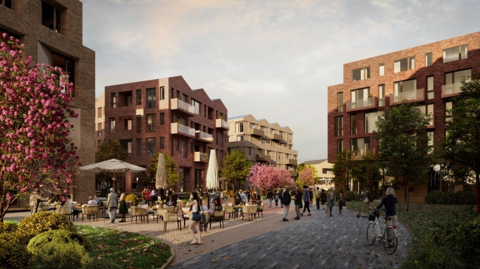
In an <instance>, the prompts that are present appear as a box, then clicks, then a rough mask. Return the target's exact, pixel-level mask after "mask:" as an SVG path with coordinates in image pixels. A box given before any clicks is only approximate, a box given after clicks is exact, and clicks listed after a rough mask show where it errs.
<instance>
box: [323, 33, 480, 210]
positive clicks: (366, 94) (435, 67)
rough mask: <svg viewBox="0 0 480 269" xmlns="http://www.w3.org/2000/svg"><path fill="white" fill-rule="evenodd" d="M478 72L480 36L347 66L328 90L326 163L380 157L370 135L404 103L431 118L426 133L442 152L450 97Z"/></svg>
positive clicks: (417, 193) (418, 197) (417, 194)
mask: <svg viewBox="0 0 480 269" xmlns="http://www.w3.org/2000/svg"><path fill="white" fill-rule="evenodd" d="M478 71H480V32H476V33H472V34H468V35H464V36H460V37H455V38H451V39H447V40H443V41H438V42H434V43H430V44H426V45H422V46H418V47H414V48H410V49H405V50H401V51H397V52H392V53H389V54H385V55H380V56H376V57H372V58H368V59H364V60H360V61H356V62H352V63H347V64H345V65H344V67H343V84H339V85H335V86H330V87H328V161H329V162H335V156H336V155H337V154H338V153H339V152H341V151H342V150H344V149H348V150H351V151H352V152H353V155H354V157H355V158H357V159H361V158H362V155H363V154H365V153H366V152H369V151H370V152H374V153H377V147H378V141H375V140H373V139H372V132H373V131H374V130H375V128H376V126H375V124H376V122H377V119H378V116H379V115H381V113H383V111H384V110H385V109H389V108H390V107H392V106H395V105H398V104H401V103H402V102H403V101H407V102H414V103H415V104H416V105H417V106H418V108H419V109H420V110H421V111H423V112H424V113H425V114H428V115H430V116H431V121H430V124H429V126H427V128H428V134H429V135H430V136H431V137H433V140H432V141H433V146H434V148H435V150H438V147H439V146H440V145H441V141H442V137H443V136H445V131H446V130H445V121H446V120H448V118H449V115H447V114H446V113H445V111H446V110H447V109H451V108H452V101H451V98H452V97H453V96H455V95H458V94H459V93H460V86H461V81H462V79H467V80H468V79H470V78H471V76H472V74H474V73H477V72H478ZM427 188H428V186H426V187H425V189H424V190H420V189H421V188H417V191H415V192H414V193H412V194H411V201H416V200H418V201H423V197H424V195H425V194H426V192H427Z"/></svg>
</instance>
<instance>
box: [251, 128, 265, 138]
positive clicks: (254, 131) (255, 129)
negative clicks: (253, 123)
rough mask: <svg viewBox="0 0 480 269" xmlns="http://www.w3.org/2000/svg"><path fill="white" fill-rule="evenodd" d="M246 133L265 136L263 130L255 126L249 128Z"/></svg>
mask: <svg viewBox="0 0 480 269" xmlns="http://www.w3.org/2000/svg"><path fill="white" fill-rule="evenodd" d="M248 134H249V135H253V136H265V132H264V131H262V130H260V129H257V128H250V129H249V130H248Z"/></svg>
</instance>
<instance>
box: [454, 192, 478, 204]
mask: <svg viewBox="0 0 480 269" xmlns="http://www.w3.org/2000/svg"><path fill="white" fill-rule="evenodd" d="M476 203H477V196H476V193H475V192H473V191H457V192H456V193H455V204H458V205H474V204H476Z"/></svg>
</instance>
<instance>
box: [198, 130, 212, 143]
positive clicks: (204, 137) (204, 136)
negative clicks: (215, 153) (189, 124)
mask: <svg viewBox="0 0 480 269" xmlns="http://www.w3.org/2000/svg"><path fill="white" fill-rule="evenodd" d="M195 132H196V133H197V134H198V138H199V139H202V140H207V141H210V142H212V141H213V135H211V134H209V133H205V132H202V131H195Z"/></svg>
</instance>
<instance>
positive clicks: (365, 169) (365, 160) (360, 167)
mask: <svg viewBox="0 0 480 269" xmlns="http://www.w3.org/2000/svg"><path fill="white" fill-rule="evenodd" d="M352 177H353V178H354V179H355V180H356V181H357V182H359V183H360V189H363V188H364V187H367V186H368V187H369V189H370V191H372V190H377V189H378V183H379V181H380V180H381V179H382V175H381V173H380V163H379V162H378V160H377V158H376V156H375V153H373V152H367V153H365V154H364V155H363V156H362V159H361V160H358V161H355V165H354V166H353V169H352Z"/></svg>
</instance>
